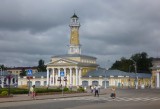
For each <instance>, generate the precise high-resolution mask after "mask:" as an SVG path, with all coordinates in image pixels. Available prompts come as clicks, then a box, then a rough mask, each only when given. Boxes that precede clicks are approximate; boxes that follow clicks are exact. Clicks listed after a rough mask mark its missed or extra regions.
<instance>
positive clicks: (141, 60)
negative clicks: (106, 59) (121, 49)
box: [110, 52, 152, 73]
mask: <svg viewBox="0 0 160 109" xmlns="http://www.w3.org/2000/svg"><path fill="white" fill-rule="evenodd" d="M132 60H134V61H135V62H136V65H137V73H150V72H151V71H150V67H152V58H151V57H150V58H149V57H148V55H147V53H145V52H142V53H136V54H134V55H132V56H131V57H130V59H126V58H124V57H122V58H121V60H120V61H116V62H115V63H114V64H113V65H112V67H111V68H110V69H117V70H121V71H125V72H135V67H134V64H135V63H134V62H133V61H132Z"/></svg>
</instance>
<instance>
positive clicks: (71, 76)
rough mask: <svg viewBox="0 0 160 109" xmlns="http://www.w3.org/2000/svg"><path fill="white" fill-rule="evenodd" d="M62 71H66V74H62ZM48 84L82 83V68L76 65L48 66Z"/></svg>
mask: <svg viewBox="0 0 160 109" xmlns="http://www.w3.org/2000/svg"><path fill="white" fill-rule="evenodd" d="M61 72H64V76H61V75H60V73H61ZM64 80H65V81H64ZM47 85H49V86H59V85H63V86H66V85H74V86H78V85H81V68H79V67H76V66H75V67H53V68H47Z"/></svg>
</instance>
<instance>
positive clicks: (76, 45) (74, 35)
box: [68, 13, 81, 54]
mask: <svg viewBox="0 0 160 109" xmlns="http://www.w3.org/2000/svg"><path fill="white" fill-rule="evenodd" d="M69 26H70V29H71V35H70V45H69V50H68V53H69V54H81V48H80V41H79V28H80V23H79V22H78V16H77V15H76V14H75V13H74V15H73V16H72V17H71V21H70V25H69Z"/></svg>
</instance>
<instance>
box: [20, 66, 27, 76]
mask: <svg viewBox="0 0 160 109" xmlns="http://www.w3.org/2000/svg"><path fill="white" fill-rule="evenodd" d="M26 73H27V72H26V70H25V68H22V71H21V73H20V74H19V75H20V76H26Z"/></svg>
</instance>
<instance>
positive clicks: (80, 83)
mask: <svg viewBox="0 0 160 109" xmlns="http://www.w3.org/2000/svg"><path fill="white" fill-rule="evenodd" d="M81 76H82V69H81V68H80V69H79V85H82V80H81Z"/></svg>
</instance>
